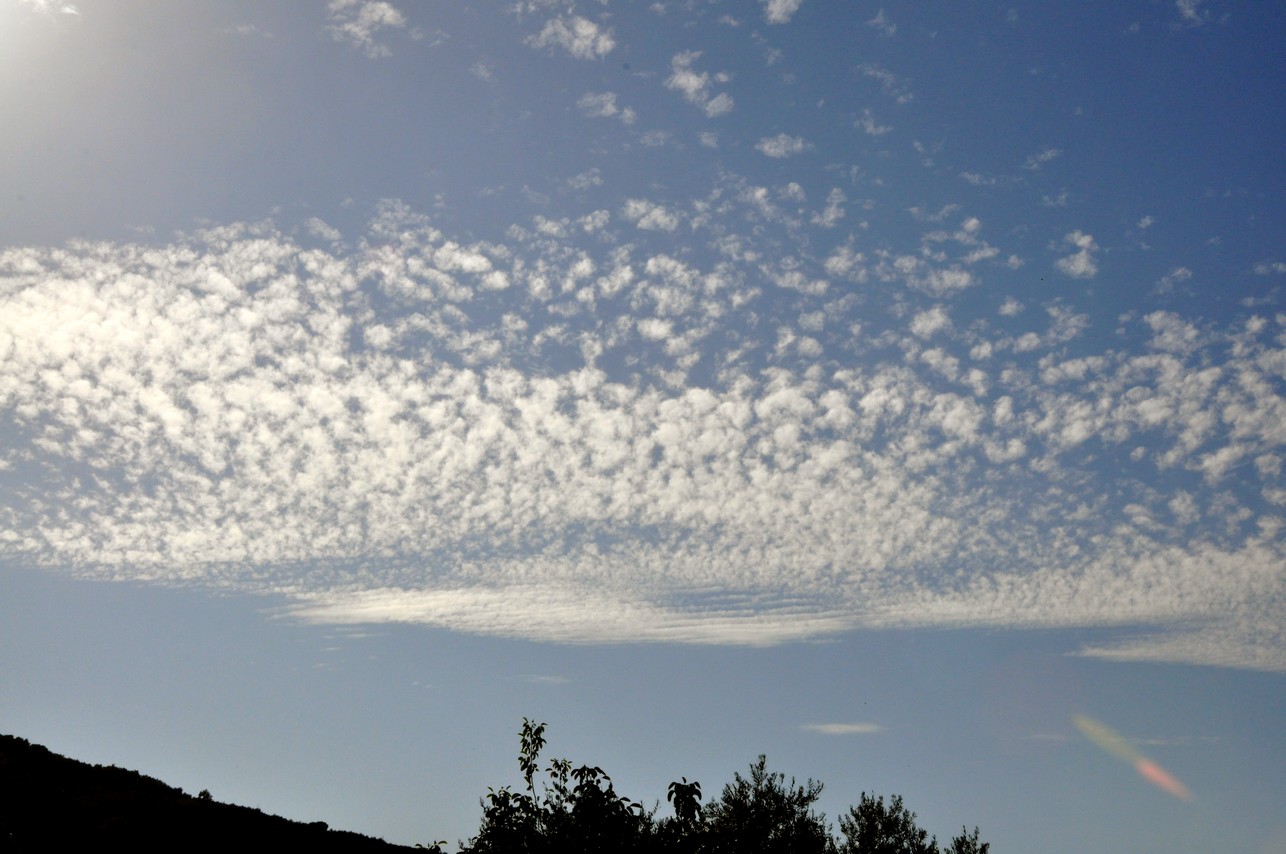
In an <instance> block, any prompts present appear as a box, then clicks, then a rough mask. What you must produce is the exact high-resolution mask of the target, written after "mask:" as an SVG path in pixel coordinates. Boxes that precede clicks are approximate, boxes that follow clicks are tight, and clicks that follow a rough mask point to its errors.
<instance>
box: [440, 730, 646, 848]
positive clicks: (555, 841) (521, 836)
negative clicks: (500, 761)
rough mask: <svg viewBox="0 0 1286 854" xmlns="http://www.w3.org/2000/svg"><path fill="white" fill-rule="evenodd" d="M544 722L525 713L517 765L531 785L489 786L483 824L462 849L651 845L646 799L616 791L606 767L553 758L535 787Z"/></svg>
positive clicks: (636, 846) (483, 805) (642, 846)
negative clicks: (575, 764)
mask: <svg viewBox="0 0 1286 854" xmlns="http://www.w3.org/2000/svg"><path fill="white" fill-rule="evenodd" d="M544 733H545V724H544V723H540V724H537V723H534V722H532V721H530V720H528V719H527V718H523V721H522V729H521V730H520V731H519V733H518V735H519V742H520V747H519V751H518V770H519V771H520V772H521V774H522V776H523V780H524V781H525V782H526V784H527V791H526V792H525V793H523V792H512V791H510V790H509V789H508V788H501V789H498V790H489V791H490V794H489V795H487V797H486V798H485V799H484V800H483V803H482V807H483V815H482V827H481V829H480V830H479V832H478V835H477V836H476V837H474V839H473V840H471V841H470V842H469V843H468V844H467V845H465V846H463V848H462V850H466V851H471V852H476V854H487V852H511V851H512V852H555V851H556V852H560V854H561V852H570V854H577V852H586V854H589V852H600V851H601V852H609V851H611V852H622V854H629V852H631V851H644V850H650V847H649V844H648V843H649V840H650V838H651V836H652V831H653V828H654V824H653V821H652V814H651V813H649V812H648V811H647V810H646V809H645V808H644V807H643V805H642V804H640V803H636V802H634V801H631V800H630V799H629V798H626V797H622V796H620V795H617V793H616V790H615V788H614V787H613V785H612V778H611V777H609V776H608V775H607V773H606V772H605V771H603V769H602V768H597V767H591V766H589V765H582V766H580V767H578V768H574V769H573V768H572V767H571V762H570V761H569V760H566V759H555V760H553V761H552V762H551V763H550V765H549V768H548V769H547V774H548V776H549V782H548V783H544V784H542V786H541V791H540V792H537V791H536V780H535V778H536V773H537V772H538V771H539V770H540V751H541V749H542V748H543V747H544V746H545V737H544Z"/></svg>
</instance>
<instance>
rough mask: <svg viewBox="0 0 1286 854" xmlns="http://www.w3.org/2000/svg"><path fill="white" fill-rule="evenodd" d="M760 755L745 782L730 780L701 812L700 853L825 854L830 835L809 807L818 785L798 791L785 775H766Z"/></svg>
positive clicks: (817, 794)
mask: <svg viewBox="0 0 1286 854" xmlns="http://www.w3.org/2000/svg"><path fill="white" fill-rule="evenodd" d="M767 765H768V762H767V758H766V757H764V756H763V755H762V754H761V755H760V757H759V760H758V761H757V762H755V763H753V764H751V766H750V777H749V778H746V777H742V776H741V775H740V774H734V775H733V781H732V782H731V783H729V784H728V785H726V786H724V787H723V794H722V795H721V796H720V797H719V800H717V801H714V802H712V803H711V804H710V805H709V806H708V807H706V809H705V818H706V823H705V827H704V830H703V833H702V837H703V841H704V842H705V843H706V844H705V846H703V850H706V851H710V852H714V854H724V852H727V854H734V852H735V854H741V852H747V854H749V852H760V853H761V854H813V852H816V854H825V852H827V851H828V850H829V849H830V848H831V838H830V831H829V829H828V828H827V827H826V823H825V820H824V819H823V818H822V816H820V815H818V814H817V813H815V812H813V810H812V806H813V804H814V803H815V802H816V801H817V799H818V797H820V796H821V793H822V784H821V783H816V782H814V781H812V780H809V781H808V782H807V783H805V784H804V785H802V786H797V785H796V783H795V778H794V777H792V778H791V779H790V783H789V784H788V783H786V777H785V775H784V774H780V773H776V772H769V771H768V767H767Z"/></svg>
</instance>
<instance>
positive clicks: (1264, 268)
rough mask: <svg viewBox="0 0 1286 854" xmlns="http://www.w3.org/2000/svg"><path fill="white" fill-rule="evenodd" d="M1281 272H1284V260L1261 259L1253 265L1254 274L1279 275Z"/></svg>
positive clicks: (1285, 272)
mask: <svg viewBox="0 0 1286 854" xmlns="http://www.w3.org/2000/svg"><path fill="white" fill-rule="evenodd" d="M1283 274H1286V262H1282V261H1261V262H1260V263H1258V264H1256V265H1255V275H1256V276H1273V275H1277V276H1280V275H1283Z"/></svg>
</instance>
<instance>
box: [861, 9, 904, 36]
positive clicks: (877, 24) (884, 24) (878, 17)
mask: <svg viewBox="0 0 1286 854" xmlns="http://www.w3.org/2000/svg"><path fill="white" fill-rule="evenodd" d="M866 25H867V26H868V27H873V28H874V29H877V30H879V31H880V34H881V35H884V36H892V35H894V34H896V33H897V31H898V25H897V24H895V23H893V22H892V21H890V20H889V18H888V16H887V15H885V14H884V9H883V8H881V9H880V11H878V12H876V13H875V17H874V18H871V19H870V20H869V21H867V22H866Z"/></svg>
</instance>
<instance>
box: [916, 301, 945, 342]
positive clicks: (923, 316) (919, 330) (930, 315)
mask: <svg viewBox="0 0 1286 854" xmlns="http://www.w3.org/2000/svg"><path fill="white" fill-rule="evenodd" d="M950 328H951V317H950V315H948V314H947V312H946V309H944V308H943V307H942V306H940V305H935V306H934V307H933V308H931V309H929V310H928V311H922V312H920V313H919V314H917V315H916V316H915V317H914V318H912V320H911V334H913V335H915V336H916V337H917V338H932V337H933V336H934V335H936V334H937V333H939V332H941V331H943V330H945V329H950Z"/></svg>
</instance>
